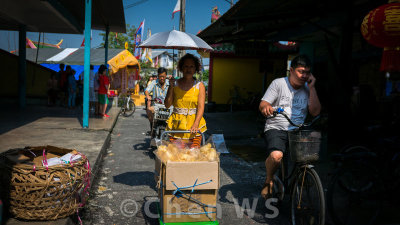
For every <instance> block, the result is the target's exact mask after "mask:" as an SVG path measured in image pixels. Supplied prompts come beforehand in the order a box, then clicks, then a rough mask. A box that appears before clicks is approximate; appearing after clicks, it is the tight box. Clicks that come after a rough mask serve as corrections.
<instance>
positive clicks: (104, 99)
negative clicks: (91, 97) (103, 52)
mask: <svg viewBox="0 0 400 225" xmlns="http://www.w3.org/2000/svg"><path fill="white" fill-rule="evenodd" d="M97 73H98V74H99V91H98V93H99V97H98V101H99V107H100V110H99V111H100V114H101V115H102V116H103V118H107V117H110V116H109V115H107V114H106V109H107V104H108V96H107V93H108V89H109V88H110V81H109V80H108V76H107V75H106V73H107V67H106V66H105V65H101V66H100V68H99V71H98V72H97Z"/></svg>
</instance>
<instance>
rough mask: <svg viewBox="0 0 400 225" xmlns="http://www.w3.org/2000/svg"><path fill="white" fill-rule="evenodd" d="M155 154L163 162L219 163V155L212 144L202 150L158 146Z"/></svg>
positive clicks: (173, 145) (171, 145)
mask: <svg viewBox="0 0 400 225" xmlns="http://www.w3.org/2000/svg"><path fill="white" fill-rule="evenodd" d="M155 154H157V155H158V157H159V158H160V159H161V161H163V162H168V161H174V162H195V161H217V160H218V154H217V151H216V150H215V148H213V147H212V146H211V144H210V143H209V144H206V145H204V146H202V147H201V148H180V147H178V145H175V144H168V145H160V146H158V149H157V151H156V152H155Z"/></svg>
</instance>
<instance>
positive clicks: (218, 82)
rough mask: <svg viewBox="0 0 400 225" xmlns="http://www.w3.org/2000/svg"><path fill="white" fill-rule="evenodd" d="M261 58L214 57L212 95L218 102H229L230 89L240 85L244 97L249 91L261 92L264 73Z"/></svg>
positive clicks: (213, 99) (212, 98)
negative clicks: (261, 71)
mask: <svg viewBox="0 0 400 225" xmlns="http://www.w3.org/2000/svg"><path fill="white" fill-rule="evenodd" d="M259 68H260V60H258V59H248V58H217V57H215V58H213V74H212V96H211V100H212V101H214V102H216V103H217V104H227V102H228V100H229V98H230V92H229V90H230V89H232V87H233V85H236V86H239V87H240V89H241V91H243V88H245V90H244V91H243V92H241V95H242V97H244V98H246V97H247V93H246V92H247V91H252V92H261V91H262V83H263V75H262V73H260V72H259Z"/></svg>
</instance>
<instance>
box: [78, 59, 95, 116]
mask: <svg viewBox="0 0 400 225" xmlns="http://www.w3.org/2000/svg"><path fill="white" fill-rule="evenodd" d="M93 69H94V67H93V65H90V71H89V109H90V110H91V111H94V107H95V102H96V101H97V93H96V94H95V91H94V78H95V73H94V71H93ZM84 77H85V71H82V72H81V74H79V82H78V83H79V92H80V94H79V98H81V101H82V103H83V90H84V80H85V79H84Z"/></svg>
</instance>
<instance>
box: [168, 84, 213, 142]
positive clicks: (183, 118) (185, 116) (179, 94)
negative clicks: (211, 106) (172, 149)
mask: <svg viewBox="0 0 400 225" xmlns="http://www.w3.org/2000/svg"><path fill="white" fill-rule="evenodd" d="M199 84H200V83H199V82H196V83H195V84H194V85H193V87H192V88H191V89H189V90H188V91H184V90H182V89H181V88H180V87H178V86H177V85H176V86H174V101H173V102H172V105H173V106H174V109H173V112H172V114H171V116H170V117H169V118H168V120H167V128H166V130H190V128H191V127H192V126H193V123H194V121H195V120H196V111H197V105H198V100H199V93H200V88H199ZM199 130H200V131H201V132H205V131H206V130H207V127H206V121H205V120H204V118H203V117H201V119H200V122H199ZM199 135H200V134H198V133H197V134H190V133H187V134H171V136H172V137H174V138H181V139H192V138H194V137H195V136H199Z"/></svg>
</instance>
